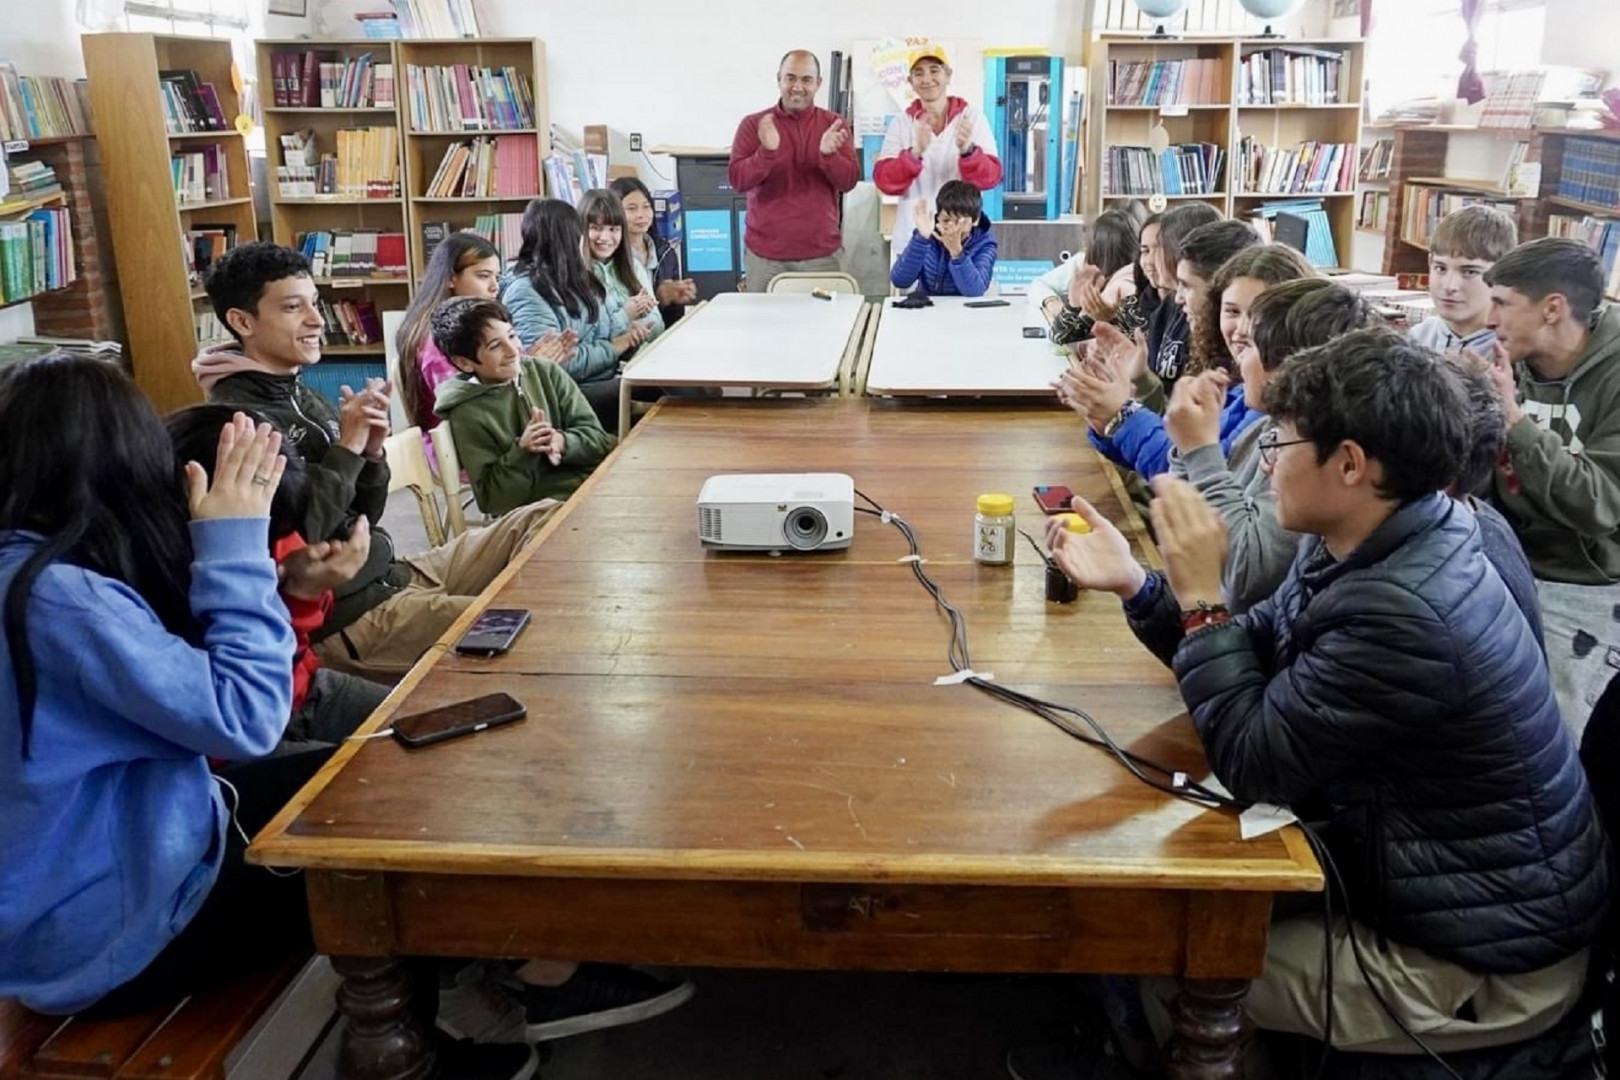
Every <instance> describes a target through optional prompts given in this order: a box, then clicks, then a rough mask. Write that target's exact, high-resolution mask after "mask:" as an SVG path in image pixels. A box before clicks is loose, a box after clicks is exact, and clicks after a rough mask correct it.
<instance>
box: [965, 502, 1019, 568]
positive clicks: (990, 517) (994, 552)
mask: <svg viewBox="0 0 1620 1080" xmlns="http://www.w3.org/2000/svg"><path fill="white" fill-rule="evenodd" d="M976 509H977V511H978V512H977V513H976V514H974V516H973V558H974V559H975V560H977V561H978V562H982V563H984V564H985V565H987V566H1007V565H1009V564H1011V562H1012V561H1013V548H1014V546H1015V545H1014V540H1015V539H1016V537H1017V536H1018V531H1017V529H1018V523H1017V521H1016V520H1015V519H1014V517H1013V497H1012V496H1011V495H1000V494H988V495H980V496H979V498H978V501H977V503H976Z"/></svg>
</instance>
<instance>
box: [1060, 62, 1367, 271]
mask: <svg viewBox="0 0 1620 1080" xmlns="http://www.w3.org/2000/svg"><path fill="white" fill-rule="evenodd" d="M1290 49H1304V50H1311V51H1314V52H1318V53H1336V54H1339V55H1340V56H1342V57H1343V59H1342V61H1341V64H1342V65H1343V78H1342V80H1341V85H1342V86H1343V87H1344V88H1345V92H1346V93H1347V94H1348V95H1349V96H1348V99H1347V100H1343V101H1336V102H1331V103H1323V104H1302V103H1283V104H1265V105H1259V104H1246V103H1244V102H1243V99H1242V95H1241V90H1242V86H1243V82H1242V70H1243V65H1244V64H1245V62H1246V61H1247V59H1248V58H1249V57H1250V56H1251V55H1253V54H1254V53H1259V52H1265V51H1268V50H1290ZM1365 51H1366V50H1365V43H1364V42H1362V41H1361V40H1359V39H1330V40H1319V39H1312V40H1293V39H1288V40H1276V41H1273V40H1266V39H1256V38H1241V37H1223V36H1211V37H1202V36H1201V37H1188V38H1182V39H1172V40H1160V39H1156V38H1153V37H1146V36H1129V37H1127V36H1122V35H1107V34H1105V35H1100V36H1098V37H1097V38H1096V39H1094V40H1093V41H1092V42H1091V47H1090V51H1089V55H1088V57H1087V66H1088V67H1089V68H1090V70H1091V94H1090V101H1089V108H1088V118H1087V133H1086V134H1087V138H1086V143H1087V148H1088V160H1089V162H1090V163H1091V168H1090V169H1089V170H1088V175H1087V180H1086V185H1085V196H1086V204H1085V206H1086V213H1087V215H1089V216H1095V215H1096V214H1097V213H1098V212H1100V211H1101V210H1103V209H1106V208H1107V207H1109V206H1117V205H1120V204H1122V203H1125V202H1130V201H1133V200H1137V199H1140V200H1142V201H1143V202H1147V203H1151V202H1156V200H1154V199H1153V197H1152V196H1147V195H1121V194H1115V193H1111V192H1108V191H1106V190H1105V189H1104V184H1103V172H1104V165H1105V163H1107V161H1108V160H1109V149H1110V148H1111V147H1115V146H1147V145H1149V143H1150V138H1151V137H1152V135H1153V133H1154V131H1155V129H1157V128H1160V127H1162V128H1163V129H1164V135H1165V136H1167V137H1168V143H1169V144H1170V145H1172V146H1174V145H1179V144H1183V143H1214V144H1215V145H1217V146H1219V147H1220V148H1221V149H1222V150H1223V151H1224V152H1225V162H1224V164H1223V165H1222V168H1221V174H1222V175H1221V176H1220V178H1219V184H1218V186H1217V188H1216V190H1215V193H1214V194H1208V195H1182V196H1171V195H1163V196H1162V198H1163V199H1164V200H1165V202H1166V204H1167V205H1175V204H1176V203H1177V202H1180V201H1189V200H1197V201H1201V202H1207V203H1209V204H1210V205H1211V206H1213V207H1215V208H1216V209H1217V210H1219V211H1220V212H1221V213H1222V214H1223V215H1225V216H1245V215H1247V214H1249V213H1250V212H1253V211H1255V210H1258V209H1259V208H1261V207H1263V206H1265V205H1267V204H1268V203H1273V202H1279V201H1287V200H1292V199H1318V198H1319V199H1321V200H1322V205H1323V208H1324V210H1325V211H1326V213H1327V217H1328V221H1329V224H1330V226H1331V230H1332V233H1333V244H1334V248H1335V250H1336V252H1337V254H1338V258H1339V261H1340V262H1341V263H1343V264H1345V265H1348V263H1349V260H1350V258H1351V254H1352V250H1353V248H1352V238H1353V236H1354V233H1355V228H1356V217H1357V207H1358V200H1357V198H1356V196H1357V194H1358V186H1359V184H1356V185H1353V186H1352V187H1351V188H1350V189H1349V190H1341V191H1332V192H1322V193H1318V192H1300V193H1295V194H1280V193H1271V192H1247V191H1241V190H1239V189H1238V185H1237V177H1236V176H1235V174H1234V166H1235V164H1236V160H1237V151H1238V147H1239V144H1240V143H1241V142H1242V140H1243V138H1244V137H1245V136H1248V137H1251V138H1253V139H1255V140H1256V141H1258V142H1259V143H1261V144H1263V145H1265V146H1268V147H1277V148H1280V149H1288V148H1292V147H1294V146H1296V145H1298V144H1300V143H1304V142H1318V143H1341V144H1347V145H1349V146H1351V147H1357V146H1359V144H1360V142H1361V112H1362V105H1361V88H1362V86H1363V82H1364V78H1363V77H1364V73H1365ZM1177 60H1205V61H1214V62H1215V63H1216V65H1217V70H1218V72H1219V78H1218V86H1217V89H1216V95H1215V96H1216V99H1217V100H1216V101H1215V102H1214V103H1200V104H1190V103H1189V104H1183V105H1141V104H1134V103H1127V104H1114V103H1112V102H1111V101H1110V99H1109V64H1110V63H1111V62H1119V63H1156V62H1160V61H1177ZM1198 96H1200V97H1203V96H1207V94H1201V95H1198ZM1356 171H1357V174H1358V175H1359V168H1358V169H1357V170H1356Z"/></svg>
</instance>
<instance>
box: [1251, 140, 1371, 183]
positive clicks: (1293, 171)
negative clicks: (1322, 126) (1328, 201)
mask: <svg viewBox="0 0 1620 1080" xmlns="http://www.w3.org/2000/svg"><path fill="white" fill-rule="evenodd" d="M1234 164H1235V165H1236V169H1237V190H1238V191H1239V192H1243V193H1246V194H1260V195H1329V194H1332V193H1334V192H1342V191H1350V190H1351V189H1352V188H1354V187H1355V168H1356V147H1355V144H1353V143H1319V142H1302V143H1300V144H1299V145H1298V146H1294V147H1290V148H1287V149H1284V148H1282V147H1279V146H1263V145H1261V144H1260V143H1259V142H1257V141H1256V140H1254V139H1252V138H1249V137H1248V136H1244V138H1243V140H1242V141H1241V142H1239V143H1238V150H1237V161H1236V162H1235V163H1234Z"/></svg>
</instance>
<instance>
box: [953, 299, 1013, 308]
mask: <svg viewBox="0 0 1620 1080" xmlns="http://www.w3.org/2000/svg"><path fill="white" fill-rule="evenodd" d="M962 306H963V307H973V308H979V307H1010V306H1011V304H1010V302H1009V301H1007V300H969V301H968V302H967V303H965V304H963V305H962Z"/></svg>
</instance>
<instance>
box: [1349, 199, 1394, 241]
mask: <svg viewBox="0 0 1620 1080" xmlns="http://www.w3.org/2000/svg"><path fill="white" fill-rule="evenodd" d="M1387 224H1389V192H1387V191H1363V192H1362V193H1361V205H1360V206H1359V207H1357V208H1356V228H1358V229H1377V230H1378V231H1379V232H1383V231H1384V226H1385V225H1387Z"/></svg>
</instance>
